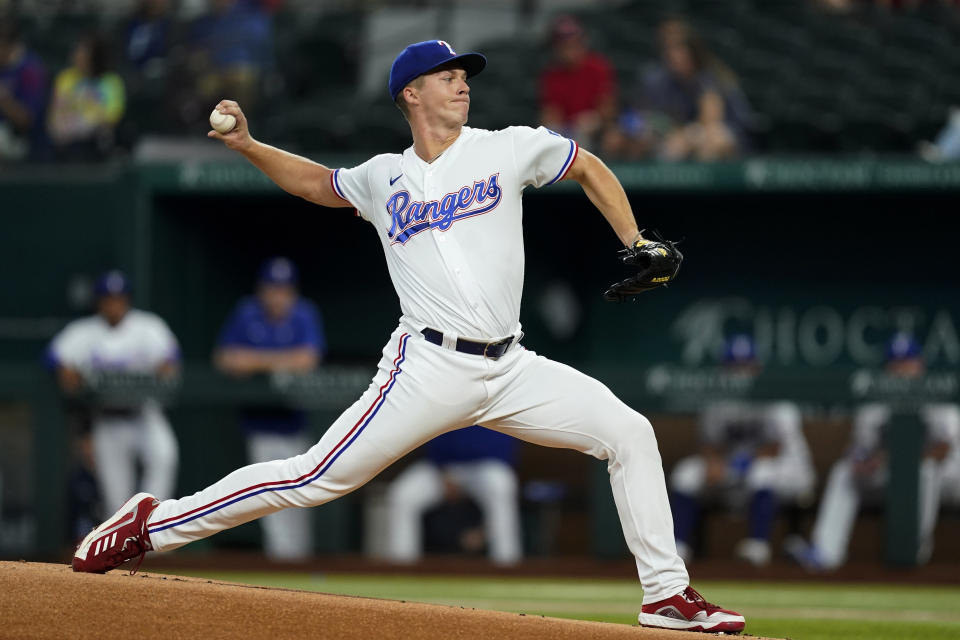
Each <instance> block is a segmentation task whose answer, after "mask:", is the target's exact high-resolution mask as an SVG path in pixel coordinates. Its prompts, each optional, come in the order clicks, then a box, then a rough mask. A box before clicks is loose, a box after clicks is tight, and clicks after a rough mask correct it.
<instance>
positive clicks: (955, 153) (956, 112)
mask: <svg viewBox="0 0 960 640" xmlns="http://www.w3.org/2000/svg"><path fill="white" fill-rule="evenodd" d="M920 156H921V157H922V158H923V159H924V160H927V161H929V162H950V161H954V160H960V107H953V108H952V109H950V117H949V118H948V119H947V124H946V125H944V127H943V129H941V130H940V133H939V134H937V138H936V140H934V141H933V142H932V143H931V142H927V141H924V142H921V143H920Z"/></svg>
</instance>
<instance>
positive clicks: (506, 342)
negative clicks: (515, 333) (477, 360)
mask: <svg viewBox="0 0 960 640" xmlns="http://www.w3.org/2000/svg"><path fill="white" fill-rule="evenodd" d="M511 342H513V337H512V336H511V337H509V338H504V339H503V340H500V341H498V342H488V343H487V344H486V345H485V346H484V347H483V357H484V358H492V359H493V360H496V359H497V358H499V357H500V356H502V355H503V354H504V353H506V352H507V350H506V349H504V350H503V353H501V354H500V355H499V356H489V355H487V349H489V348H490V347H499V346H501V345H509V344H510V343H511Z"/></svg>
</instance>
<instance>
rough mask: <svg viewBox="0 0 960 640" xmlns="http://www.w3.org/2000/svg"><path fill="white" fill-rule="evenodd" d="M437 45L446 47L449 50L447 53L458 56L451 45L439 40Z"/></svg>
mask: <svg viewBox="0 0 960 640" xmlns="http://www.w3.org/2000/svg"><path fill="white" fill-rule="evenodd" d="M437 44H442V45H443V46H445V47H446V48H447V51H449V52H450V55H452V56H455V55H457V52H456V51H454V50H453V47H451V46H450V45H449V44H447V43H446V42H444V41H443V40H437Z"/></svg>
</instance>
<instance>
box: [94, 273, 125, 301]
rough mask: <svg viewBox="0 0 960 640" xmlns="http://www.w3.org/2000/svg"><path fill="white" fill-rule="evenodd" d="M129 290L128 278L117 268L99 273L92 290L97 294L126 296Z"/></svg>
mask: <svg viewBox="0 0 960 640" xmlns="http://www.w3.org/2000/svg"><path fill="white" fill-rule="evenodd" d="M130 291H131V286H130V278H128V277H127V275H126V274H125V273H124V272H122V271H120V270H119V269H112V270H110V271H107V272H105V273H103V274H101V275H100V277H99V278H97V282H96V284H95V285H94V287H93V292H94V293H95V294H96V295H98V296H128V295H130Z"/></svg>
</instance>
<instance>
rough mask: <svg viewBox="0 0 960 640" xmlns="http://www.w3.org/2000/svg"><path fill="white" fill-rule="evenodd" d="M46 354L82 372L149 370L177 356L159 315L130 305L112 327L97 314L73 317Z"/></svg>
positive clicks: (176, 349) (168, 332)
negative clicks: (75, 318) (118, 321)
mask: <svg viewBox="0 0 960 640" xmlns="http://www.w3.org/2000/svg"><path fill="white" fill-rule="evenodd" d="M50 357H51V358H52V360H53V362H54V363H55V364H57V365H62V366H65V367H69V368H71V369H76V370H77V371H78V372H80V374H81V375H85V376H89V375H91V374H93V373H95V372H97V371H117V372H126V373H149V372H151V371H154V370H156V368H157V367H159V366H160V365H162V364H163V363H165V362H168V361H170V360H175V359H177V358H178V357H179V346H178V345H177V339H176V338H175V337H174V336H173V333H172V332H171V331H170V329H169V328H168V327H167V324H166V323H165V322H164V321H163V320H161V319H160V317H159V316H157V315H155V314H153V313H149V312H147V311H139V310H137V309H131V310H130V311H128V312H127V314H126V315H125V316H124V317H123V320H121V321H120V323H119V324H118V325H117V326H115V327H112V326H110V324H109V323H108V322H107V321H106V320H104V319H103V317H102V316H100V315H93V316H89V317H86V318H80V319H79V320H74V321H73V322H71V323H70V324H68V325H67V326H66V327H65V328H64V329H63V331H61V332H60V333H59V334H57V336H56V337H54V339H53V342H52V343H51V344H50Z"/></svg>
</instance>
